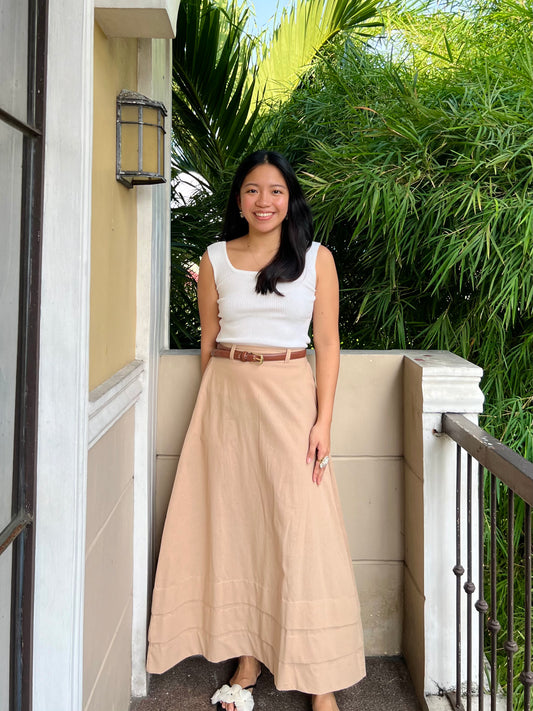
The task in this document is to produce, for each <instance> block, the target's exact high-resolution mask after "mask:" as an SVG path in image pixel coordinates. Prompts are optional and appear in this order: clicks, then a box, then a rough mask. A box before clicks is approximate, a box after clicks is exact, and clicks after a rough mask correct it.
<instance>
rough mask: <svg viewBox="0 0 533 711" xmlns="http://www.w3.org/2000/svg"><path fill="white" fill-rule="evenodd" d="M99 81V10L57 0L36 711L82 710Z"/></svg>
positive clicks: (51, 61)
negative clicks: (95, 90)
mask: <svg viewBox="0 0 533 711" xmlns="http://www.w3.org/2000/svg"><path fill="white" fill-rule="evenodd" d="M92 72H93V4H92V0H85V1H84V0H78V1H77V2H73V1H72V0H49V23H48V57H47V95H46V146H45V151H46V153H45V162H44V169H45V170H44V218H43V238H42V244H43V247H42V249H43V252H42V290H41V322H40V364H39V420H38V459H37V492H36V522H35V526H36V550H35V613H34V644H33V709H34V711H50V710H51V709H53V710H54V711H79V710H81V707H82V673H83V602H84V570H85V510H86V478H87V408H88V402H87V393H88V360H89V355H88V354H89V276H90V275H89V264H90V229H91V156H92V118H93V117H92Z"/></svg>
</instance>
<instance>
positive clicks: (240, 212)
mask: <svg viewBox="0 0 533 711" xmlns="http://www.w3.org/2000/svg"><path fill="white" fill-rule="evenodd" d="M239 216H240V218H241V219H242V218H243V217H244V215H243V214H242V210H239Z"/></svg>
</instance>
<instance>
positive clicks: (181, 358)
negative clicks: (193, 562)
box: [155, 351, 404, 655]
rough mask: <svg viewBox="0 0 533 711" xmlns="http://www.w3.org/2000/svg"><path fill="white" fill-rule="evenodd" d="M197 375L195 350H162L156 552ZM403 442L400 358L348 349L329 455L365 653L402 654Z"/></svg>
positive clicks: (341, 372)
mask: <svg viewBox="0 0 533 711" xmlns="http://www.w3.org/2000/svg"><path fill="white" fill-rule="evenodd" d="M311 360H312V358H311ZM199 380H200V364H199V356H198V354H197V352H195V351H189V352H187V351H174V352H169V353H166V354H163V355H162V357H161V361H160V370H159V394H158V429H157V480H156V487H155V496H156V516H155V519H156V523H155V538H156V546H155V548H156V550H158V548H159V542H160V538H161V533H162V527H163V522H164V517H165V512H166V508H167V505H168V499H169V496H170V491H171V488H172V483H173V480H174V476H175V471H176V466H177V462H178V458H179V453H180V451H181V447H182V444H183V439H184V437H185V433H186V430H187V426H188V422H189V419H190V416H191V412H192V408H193V406H194V401H195V397H196V392H197V390H198V385H199ZM403 440H404V433H403V356H402V355H401V354H399V353H386V352H384V353H364V352H343V354H342V356H341V369H340V375H339V385H338V389H337V397H336V402H335V412H334V419H333V429H332V452H333V454H334V467H335V474H336V477H337V482H338V486H339V492H340V496H341V503H342V507H343V511H344V517H345V522H346V529H347V533H348V539H349V542H350V549H351V553H352V560H353V565H354V570H355V576H356V579H357V585H358V589H359V595H360V598H361V607H362V614H363V625H364V629H365V648H366V653H367V655H380V654H398V653H399V652H400V651H401V644H402V634H403V607H404V599H403V590H404V467H403V446H404V445H403Z"/></svg>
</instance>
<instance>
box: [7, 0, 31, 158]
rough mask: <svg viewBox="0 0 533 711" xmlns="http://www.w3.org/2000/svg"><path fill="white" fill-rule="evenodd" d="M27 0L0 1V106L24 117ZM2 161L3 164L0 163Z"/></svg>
mask: <svg viewBox="0 0 533 711" xmlns="http://www.w3.org/2000/svg"><path fill="white" fill-rule="evenodd" d="M27 52H28V0H2V1H1V2H0V87H1V89H0V106H1V107H2V108H3V109H4V110H5V111H7V112H8V113H10V114H13V115H14V116H16V117H17V118H18V119H20V120H21V121H26V118H27V101H28V98H27V82H28V57H27ZM2 165H3V164H2Z"/></svg>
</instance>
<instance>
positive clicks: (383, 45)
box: [170, 0, 533, 708]
mask: <svg viewBox="0 0 533 711" xmlns="http://www.w3.org/2000/svg"><path fill="white" fill-rule="evenodd" d="M309 2H313V3H314V5H315V6H318V5H319V4H323V2H321V3H319V2H318V0H309ZM191 3H192V0H183V2H182V4H181V6H180V12H187V8H188V7H190V5H191ZM329 3H330V4H331V5H333V4H334V3H333V0H329ZM192 4H193V5H194V4H195V3H192ZM339 4H343V5H344V6H345V10H346V13H347V14H345V15H343V17H349V16H350V12H352V11H353V12H354V15H353V16H354V17H355V21H354V23H353V25H351V26H350V24H349V23H347V25H346V26H345V27H343V28H340V27H337V28H336V29H335V31H331V32H329V31H326V32H324V33H323V36H324V37H325V38H326V39H325V40H324V41H323V42H322V43H321V44H320V49H319V51H315V52H314V53H311V55H309V56H308V57H307V59H306V60H305V61H303V62H301V63H300V66H299V67H297V69H296V70H295V72H293V71H291V72H289V71H287V72H286V74H287V76H290V82H289V83H288V84H286V85H285V86H282V84H280V83H278V84H277V85H276V86H277V89H280V86H281V91H276V92H271V91H267V90H266V89H265V88H264V84H263V85H262V84H261V81H262V80H261V68H260V60H261V58H264V57H269V60H268V61H269V63H270V65H274V66H275V65H276V57H275V51H276V45H277V46H279V47H286V46H287V45H291V43H294V42H296V40H295V39H294V36H297V32H296V35H293V38H292V39H291V40H290V41H287V40H286V39H285V40H284V39H283V37H281V38H279V37H278V39H277V40H276V43H274V46H272V47H270V48H268V47H267V48H265V47H261V46H259V45H258V43H259V42H260V41H261V40H260V39H259V40H258V39H257V38H253V37H249V36H247V35H246V34H245V33H244V30H243V26H244V25H243V23H244V22H245V19H246V17H245V14H244V15H243V13H242V11H241V10H239V9H238V7H237V5H236V4H232V3H231V2H228V3H227V4H226V3H225V2H223V1H222V0H220V2H218V5H217V6H215V5H213V4H212V3H211V2H209V0H201V1H200V3H199V8H200V9H199V10H198V12H197V13H196V14H193V15H191V17H192V20H190V18H182V21H181V27H182V28H186V27H188V28H189V29H188V36H182V37H178V38H177V39H176V44H178V43H181V46H182V48H184V47H185V48H186V47H187V43H188V46H189V48H191V47H195V51H198V43H197V41H196V40H199V39H200V38H202V37H203V38H204V41H206V42H208V43H210V46H211V51H210V52H204V54H205V56H207V57H209V62H211V65H210V66H211V70H210V71H211V72H212V75H213V76H215V74H216V76H218V77H219V81H225V82H226V83H225V84H224V86H226V92H225V101H222V99H221V98H220V97H219V96H218V94H217V92H216V91H214V90H212V85H210V84H209V83H207V84H205V82H204V83H202V82H203V79H204V78H205V77H202V76H200V77H198V76H196V77H195V67H194V63H192V64H191V63H190V62H189V64H187V62H186V61H185V60H186V59H187V56H186V55H187V52H184V53H182V56H183V57H184V59H183V60H180V61H181V62H182V63H181V65H179V66H178V65H177V64H175V65H174V77H175V92H174V97H175V109H176V120H175V136H174V138H175V143H176V152H175V156H174V157H175V169H176V171H179V172H180V173H181V174H182V175H183V174H184V173H185V174H187V173H188V174H191V173H192V174H194V173H199V174H200V175H201V176H202V178H201V181H200V184H199V187H198V189H197V191H196V193H195V194H194V196H193V198H192V199H191V200H190V201H185V200H182V199H180V196H179V190H180V186H179V184H178V185H176V187H175V199H174V209H173V212H172V291H171V316H170V318H171V340H172V345H173V346H174V347H178V348H187V347H198V345H199V323H198V317H197V309H196V288H195V281H194V273H193V272H191V269H190V267H191V265H192V264H197V263H198V261H199V258H200V256H201V254H202V253H203V251H204V250H205V247H206V246H207V244H209V243H210V242H212V241H214V240H215V239H216V237H217V234H218V232H219V229H220V223H221V219H222V215H223V211H224V206H225V201H226V199H227V193H228V188H229V184H230V180H231V175H232V173H233V170H234V168H235V165H236V164H237V163H238V162H240V160H241V159H242V157H244V155H245V154H246V153H248V152H249V151H250V150H254V149H256V148H260V147H264V146H268V147H271V148H273V149H277V150H280V151H281V152H283V153H285V154H286V155H287V156H288V157H289V159H290V160H291V162H292V163H293V165H294V166H295V168H296V170H297V173H298V174H299V177H300V179H301V181H302V183H303V185H304V187H305V189H306V193H307V195H308V197H309V200H310V203H311V207H312V210H313V214H314V217H315V226H316V234H317V238H318V239H320V240H321V241H323V242H325V243H327V245H328V246H329V247H330V249H331V250H332V251H333V253H334V255H335V258H336V263H337V268H338V272H339V277H340V283H341V313H340V332H341V342H342V346H343V347H344V348H369V349H376V348H411V349H443V350H450V351H453V352H455V353H457V354H459V355H461V356H463V357H464V358H467V359H468V360H470V361H473V362H475V363H477V364H479V365H480V366H481V367H482V368H483V369H484V373H485V376H484V380H483V383H482V387H483V390H484V392H485V396H486V406H485V412H484V415H483V419H482V423H481V424H482V426H484V427H485V428H486V429H488V430H489V431H491V432H492V433H493V434H494V435H495V436H497V437H498V438H499V439H502V440H503V441H504V442H505V443H506V444H508V445H509V446H510V447H512V448H513V449H515V450H516V451H518V452H520V453H521V454H522V455H523V456H525V457H526V458H528V459H529V460H530V461H533V184H532V181H533V130H532V129H533V43H532V36H533V5H532V2H531V0H524V1H523V2H512V1H508V0H492V1H490V0H472V1H469V2H468V3H466V4H465V5H464V6H461V4H460V3H455V4H454V5H453V6H451V8H450V9H449V11H446V10H442V9H441V10H438V9H435V5H434V4H430V5H428V6H423V5H420V4H418V5H416V6H411V7H406V6H405V4H404V5H388V6H386V7H382V9H381V10H380V16H379V20H380V21H381V22H382V23H383V30H382V32H381V34H380V35H378V28H377V23H376V18H375V14H376V13H377V10H376V8H375V6H374V5H373V4H372V3H367V4H365V5H364V6H363V7H362V8H361V7H360V8H359V10H358V12H355V9H356V8H355V5H357V3H356V2H355V0H339ZM300 5H302V6H303V5H305V3H304V2H300V3H298V7H299V6H300ZM352 6H353V7H352ZM215 7H216V8H218V9H215ZM221 7H223V8H224V10H221V9H220V8H221ZM315 11H317V7H315ZM301 17H304V15H298V14H297V13H296V15H295V16H294V17H293V19H292V20H290V17H289V16H287V17H286V21H285V25H286V26H287V27H288V29H287V27H286V29H285V30H284V31H286V32H289V31H292V30H291V29H290V28H291V26H293V25H298V22H302V20H301ZM185 20H190V21H189V22H188V23H187V22H186V21H185ZM191 23H192V24H191ZM217 23H218V24H217ZM178 27H180V20H179V19H178ZM205 27H207V28H208V29H205ZM217 27H218V29H216V28H217ZM202 28H204V29H202ZM213 28H215V29H213ZM228 28H229V29H228ZM293 30H294V28H293ZM183 31H184V32H185V29H184V30H183ZM280 31H281V32H283V30H281V29H280ZM269 52H270V54H269ZM272 53H273V54H272ZM190 56H191V55H190V50H189V55H188V59H189V60H190ZM258 58H259V61H258ZM285 61H288V60H285ZM254 62H255V64H254ZM265 66H266V65H265ZM228 67H232V70H231V72H229V74H228V71H227V70H228ZM235 68H240V71H237V69H235ZM217 72H218V74H217ZM224 72H226V74H224ZM223 76H227V77H228V78H227V79H226V80H223V79H222V78H221V77H223ZM295 76H296V80H295V79H294V77H295ZM280 82H281V79H280ZM261 86H263V90H261ZM235 97H238V98H237V99H236V100H235V101H233V99H234V98H235ZM243 106H246V110H244V109H243V110H242V111H240V110H237V109H236V107H243ZM178 109H179V110H178ZM189 109H194V110H193V111H192V115H191V116H189V117H188V118H187V110H189ZM217 112H218V113H217ZM184 116H185V120H184V118H183V117H184ZM180 117H181V118H180ZM187 121H188V123H187ZM198 136H199V137H200V140H198ZM213 142H214V143H213ZM178 146H179V148H178ZM498 497H499V499H500V504H501V506H500V507H499V513H498V537H497V543H498V555H499V561H500V563H499V569H500V571H501V573H500V575H501V577H500V579H499V582H498V590H499V593H500V594H499V596H498V604H499V609H498V613H497V616H498V619H499V620H500V622H501V623H502V626H503V625H504V624H505V621H506V610H505V599H506V595H505V594H504V593H505V592H506V586H507V581H506V579H505V577H504V571H505V567H506V564H507V560H506V555H507V554H506V550H505V540H506V534H505V531H506V526H507V514H506V511H507V509H506V501H507V493H506V492H505V491H504V490H503V488H500V489H499V490H498ZM522 503H523V502H522ZM522 503H519V504H517V512H516V514H517V518H516V523H517V528H516V531H517V532H516V534H515V537H516V540H515V542H514V543H515V546H514V549H515V552H516V555H517V561H521V560H523V556H524V554H525V553H527V552H526V551H525V550H524V541H523V537H522V534H521V530H522V526H521V522H522V521H523V517H524V510H523V506H522ZM516 576H517V587H516V599H515V624H516V632H515V634H516V639H517V642H518V643H519V649H520V651H519V653H518V654H517V655H516V666H515V668H516V669H517V670H518V672H517V673H519V670H520V669H522V668H523V630H524V610H523V599H524V592H523V591H524V588H525V585H526V582H527V581H525V580H524V570H523V567H521V564H519V565H518V567H517V569H516ZM504 639H505V632H503V631H502V633H501V634H500V638H499V647H500V652H501V654H502V659H503V664H502V666H501V668H500V669H501V671H500V683H501V684H502V686H505V663H504V662H505V653H504V652H503V651H502V650H503V643H504ZM515 706H516V708H523V686H521V685H519V684H517V687H516V693H515Z"/></svg>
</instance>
